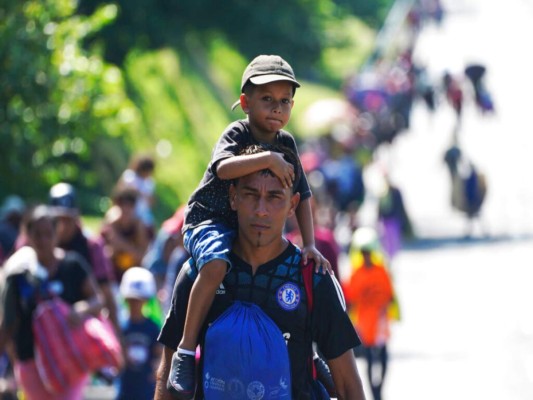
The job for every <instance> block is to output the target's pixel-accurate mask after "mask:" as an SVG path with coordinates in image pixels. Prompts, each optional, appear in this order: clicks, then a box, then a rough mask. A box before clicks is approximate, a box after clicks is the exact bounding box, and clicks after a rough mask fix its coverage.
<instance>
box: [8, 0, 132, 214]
mask: <svg viewBox="0 0 533 400" xmlns="http://www.w3.org/2000/svg"><path fill="white" fill-rule="evenodd" d="M75 6H76V2H75V1H72V0H45V1H39V0H31V1H16V0H6V1H4V2H3V4H2V6H0V15H1V16H2V17H1V18H0V21H1V22H0V36H1V37H2V41H1V42H0V68H1V70H2V74H0V87H2V91H0V149H1V150H0V151H1V152H2V157H1V158H2V162H1V163H0V176H1V177H2V178H1V179H2V183H1V185H0V195H3V196H5V195H6V194H8V193H17V194H19V195H21V196H23V197H25V198H27V199H33V200H36V201H42V200H43V198H45V195H46V193H47V191H48V188H49V187H50V186H51V185H53V184H54V183H56V182H58V181H67V182H75V183H77V184H78V185H80V186H82V187H83V188H86V189H88V190H86V191H85V193H95V194H96V195H95V196H94V197H93V198H92V199H88V198H85V197H84V196H82V200H84V201H83V204H84V205H85V206H86V207H88V208H91V209H93V210H94V209H97V208H98V201H99V196H98V194H99V195H103V194H105V193H109V190H110V188H109V187H104V186H106V185H107V186H109V184H110V183H109V182H107V183H106V182H105V181H103V180H102V179H99V177H98V176H97V174H96V172H95V171H96V168H93V166H95V165H96V164H97V165H99V166H100V167H102V165H106V164H107V166H108V171H107V172H108V175H109V172H110V171H109V169H113V168H116V167H114V166H115V165H116V163H117V159H118V160H120V155H121V153H125V144H124V143H123V142H122V140H121V139H120V136H121V135H122V134H123V133H124V132H125V131H126V130H131V129H132V127H133V126H134V125H135V122H136V120H137V119H138V116H137V114H138V111H137V110H136V108H135V106H134V105H133V104H132V103H131V102H130V101H129V99H128V98H127V95H126V91H125V90H124V85H123V80H122V73H121V71H120V69H118V68H117V67H115V66H113V65H110V64H108V63H106V62H104V61H103V59H102V57H101V56H100V54H99V51H98V49H90V50H88V49H83V48H82V47H81V42H82V41H83V40H84V39H86V38H87V37H89V36H90V35H92V34H94V33H96V32H98V31H99V30H100V29H102V27H103V26H104V25H106V24H108V23H110V22H112V21H113V20H114V18H115V16H116V7H115V6H113V5H107V6H102V7H100V8H98V9H97V10H95V12H94V13H93V14H91V15H88V16H83V17H82V16H79V15H76V14H75ZM109 136H111V137H112V138H114V139H112V140H113V142H114V148H115V152H114V154H113V156H112V157H107V159H106V160H102V158H101V157H100V152H95V151H94V150H95V149H101V148H105V147H106V143H107V142H108V139H107V137H109ZM107 146H108V145H107ZM121 149H123V150H121ZM117 156H119V157H117ZM126 157H127V156H126ZM121 166H122V165H121ZM21 183H24V184H21ZM83 193H84V192H83V191H82V194H83ZM3 196H2V197H3Z"/></svg>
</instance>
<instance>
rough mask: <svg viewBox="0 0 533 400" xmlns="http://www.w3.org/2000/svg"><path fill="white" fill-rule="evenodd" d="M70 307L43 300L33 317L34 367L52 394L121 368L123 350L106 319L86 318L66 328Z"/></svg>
mask: <svg viewBox="0 0 533 400" xmlns="http://www.w3.org/2000/svg"><path fill="white" fill-rule="evenodd" d="M69 312H70V306H69V305H68V304H67V303H65V302H64V301H63V300H61V299H59V298H54V299H52V300H47V301H43V302H42V303H40V304H39V305H38V306H37V309H36V310H35V313H34V316H33V333H34V337H35V364H36V366H37V370H38V371H39V375H40V377H41V379H42V381H43V383H44V385H45V386H46V388H47V389H48V390H49V391H50V392H51V393H58V392H61V391H62V390H64V388H65V387H67V386H71V385H72V384H75V383H76V382H77V381H78V380H79V379H82V378H83V377H84V376H85V375H87V374H88V373H90V372H92V371H96V370H99V369H101V368H103V367H111V368H120V367H121V366H122V363H123V359H122V349H121V346H120V342H119V341H118V339H117V337H116V335H115V332H114V331H113V327H112V326H111V323H110V322H109V320H108V319H107V318H103V317H100V318H97V317H88V318H87V319H86V320H85V321H83V323H82V324H81V325H79V326H76V327H71V326H69V324H68V322H67V318H66V317H67V315H68V314H69Z"/></svg>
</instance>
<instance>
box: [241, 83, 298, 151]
mask: <svg viewBox="0 0 533 400" xmlns="http://www.w3.org/2000/svg"><path fill="white" fill-rule="evenodd" d="M292 95H293V86H292V83H290V82H287V81H276V82H271V83H266V84H264V85H258V86H256V87H255V88H253V90H252V91H251V93H249V94H242V95H241V105H242V108H243V111H244V112H245V113H246V114H248V120H249V121H250V126H251V129H252V134H253V135H254V137H255V138H256V139H257V140H259V141H261V142H265V143H272V142H273V141H274V138H275V137H276V133H277V132H278V131H279V130H280V129H282V128H283V127H284V126H285V125H287V123H288V122H289V119H290V117H291V110H292V106H293V105H294V100H293V99H292Z"/></svg>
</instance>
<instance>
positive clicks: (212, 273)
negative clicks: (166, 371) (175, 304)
mask: <svg viewBox="0 0 533 400" xmlns="http://www.w3.org/2000/svg"><path fill="white" fill-rule="evenodd" d="M226 272H227V264H226V261H224V260H219V259H215V260H211V261H209V262H208V263H206V264H205V265H204V266H203V267H202V269H201V270H200V272H199V274H198V277H197V278H196V280H195V281H194V284H193V286H192V289H191V294H190V295H189V305H188V306H187V316H186V318H185V326H184V328H183V337H182V338H181V342H180V344H179V345H178V348H179V349H184V350H190V351H195V350H196V346H197V344H198V334H199V332H200V328H201V327H202V324H203V323H204V320H205V318H206V316H207V313H208V311H209V309H210V308H211V304H212V303H213V300H214V298H215V293H216V291H217V289H218V287H219V286H220V284H221V283H222V281H223V280H224V276H226Z"/></svg>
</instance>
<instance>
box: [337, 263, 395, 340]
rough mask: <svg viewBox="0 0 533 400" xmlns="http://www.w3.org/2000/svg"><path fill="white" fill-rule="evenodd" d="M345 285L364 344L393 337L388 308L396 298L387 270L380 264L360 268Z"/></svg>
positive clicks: (356, 325)
mask: <svg viewBox="0 0 533 400" xmlns="http://www.w3.org/2000/svg"><path fill="white" fill-rule="evenodd" d="M343 289H344V294H345V296H346V302H347V303H348V305H349V306H350V308H351V311H352V313H351V314H352V315H351V317H352V321H353V322H354V325H355V328H356V329H357V332H358V333H359V336H360V338H361V340H362V342H363V344H364V345H365V346H373V345H377V344H383V343H384V342H385V341H386V340H387V339H388V338H389V327H388V316H387V308H388V306H389V304H390V303H391V301H392V300H393V289H392V283H391V280H390V277H389V274H388V273H387V270H386V269H385V268H382V267H379V266H372V267H370V268H368V267H362V268H358V269H357V270H355V271H354V272H353V274H352V276H351V278H350V280H349V283H348V285H344V288H343Z"/></svg>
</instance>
